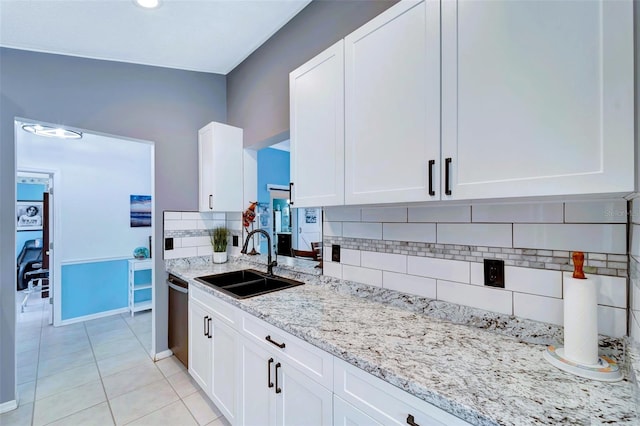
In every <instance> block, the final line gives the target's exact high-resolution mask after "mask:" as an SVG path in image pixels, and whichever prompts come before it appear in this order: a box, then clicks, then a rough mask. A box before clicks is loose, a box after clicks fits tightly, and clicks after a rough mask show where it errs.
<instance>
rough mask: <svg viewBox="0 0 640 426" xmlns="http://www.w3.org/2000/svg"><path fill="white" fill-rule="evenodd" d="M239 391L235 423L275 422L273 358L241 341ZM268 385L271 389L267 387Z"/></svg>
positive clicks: (265, 424)
mask: <svg viewBox="0 0 640 426" xmlns="http://www.w3.org/2000/svg"><path fill="white" fill-rule="evenodd" d="M240 342H241V353H240V362H241V373H240V374H241V376H242V377H241V391H240V405H239V412H238V424H240V425H245V426H258V425H259V426H268V425H273V424H274V423H275V418H276V412H275V376H274V373H275V364H276V362H275V357H274V356H273V355H272V354H271V353H269V351H267V350H266V349H264V348H262V347H260V346H258V345H256V344H255V343H253V342H252V341H249V340H248V339H245V338H241V339H240ZM270 385H271V386H270Z"/></svg>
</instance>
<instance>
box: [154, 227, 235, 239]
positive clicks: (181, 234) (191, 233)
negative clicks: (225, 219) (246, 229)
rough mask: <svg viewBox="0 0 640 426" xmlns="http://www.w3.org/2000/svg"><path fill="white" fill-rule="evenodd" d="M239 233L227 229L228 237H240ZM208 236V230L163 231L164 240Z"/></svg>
mask: <svg viewBox="0 0 640 426" xmlns="http://www.w3.org/2000/svg"><path fill="white" fill-rule="evenodd" d="M241 233H242V231H240V230H235V229H229V235H238V236H240V234H241ZM208 236H209V230H208V229H187V230H180V231H166V230H165V231H164V237H165V238H191V237H208Z"/></svg>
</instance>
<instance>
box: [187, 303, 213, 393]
mask: <svg viewBox="0 0 640 426" xmlns="http://www.w3.org/2000/svg"><path fill="white" fill-rule="evenodd" d="M210 330H211V314H209V312H207V310H206V309H204V307H202V306H201V305H200V304H199V303H198V302H196V301H194V300H189V373H190V374H191V377H193V379H194V380H195V381H196V382H198V384H199V385H200V387H201V388H202V390H204V391H205V392H206V393H207V395H211V355H212V354H211V339H212V337H213V334H212V333H211V331H210ZM209 336H211V337H209Z"/></svg>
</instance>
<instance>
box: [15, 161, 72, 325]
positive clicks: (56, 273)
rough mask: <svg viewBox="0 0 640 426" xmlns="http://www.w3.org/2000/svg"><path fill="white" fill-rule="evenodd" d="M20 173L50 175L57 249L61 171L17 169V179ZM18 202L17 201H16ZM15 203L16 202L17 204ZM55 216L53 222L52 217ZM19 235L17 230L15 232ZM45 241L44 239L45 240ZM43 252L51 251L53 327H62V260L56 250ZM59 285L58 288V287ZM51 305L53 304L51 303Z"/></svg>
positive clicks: (51, 234) (51, 222)
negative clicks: (58, 189)
mask: <svg viewBox="0 0 640 426" xmlns="http://www.w3.org/2000/svg"><path fill="white" fill-rule="evenodd" d="M20 173H34V174H40V175H48V176H49V188H48V191H49V192H50V191H51V188H54V190H53V191H54V194H53V195H52V197H51V198H50V199H49V203H50V205H49V213H50V216H49V242H50V243H53V246H54V247H55V236H56V232H58V233H59V232H60V229H61V228H62V222H61V221H60V213H61V212H60V203H56V197H57V195H56V194H55V192H56V191H57V190H56V189H55V188H56V187H57V188H60V170H58V169H39V168H31V167H22V168H17V167H16V178H17V177H18V176H19V175H20ZM15 201H17V200H15ZM15 201H14V202H15ZM51 216H53V220H51V219H52V217H51ZM14 232H15V233H16V234H15V235H17V230H14ZM43 237H44V235H43ZM43 240H44V238H43ZM42 249H43V250H49V294H51V295H53V303H52V309H53V325H54V326H56V327H57V326H59V325H60V307H61V305H60V304H61V300H60V291H59V290H60V271H61V265H60V259H59V257H58V256H56V252H55V250H54V249H49V248H48V247H43V248H42ZM56 283H57V286H56ZM49 303H51V302H49Z"/></svg>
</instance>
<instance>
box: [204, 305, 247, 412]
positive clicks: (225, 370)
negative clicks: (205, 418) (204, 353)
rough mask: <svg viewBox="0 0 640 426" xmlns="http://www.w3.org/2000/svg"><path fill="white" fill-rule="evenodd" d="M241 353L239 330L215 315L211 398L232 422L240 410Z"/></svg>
mask: <svg viewBox="0 0 640 426" xmlns="http://www.w3.org/2000/svg"><path fill="white" fill-rule="evenodd" d="M239 353H240V336H239V335H238V332H237V331H235V330H234V329H232V328H231V327H229V326H228V325H226V324H224V323H223V322H222V321H220V320H216V318H215V317H214V320H213V360H212V370H213V377H212V379H211V380H212V381H211V399H212V400H213V402H214V403H215V404H216V406H218V408H219V409H220V411H222V414H224V416H225V417H226V419H227V420H229V422H231V423H232V424H235V423H236V422H235V420H236V416H237V411H238V409H237V407H238V404H237V401H238V395H237V392H238V383H239V381H240V374H239V373H240V371H239V367H240V362H239V361H238V354H239Z"/></svg>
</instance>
